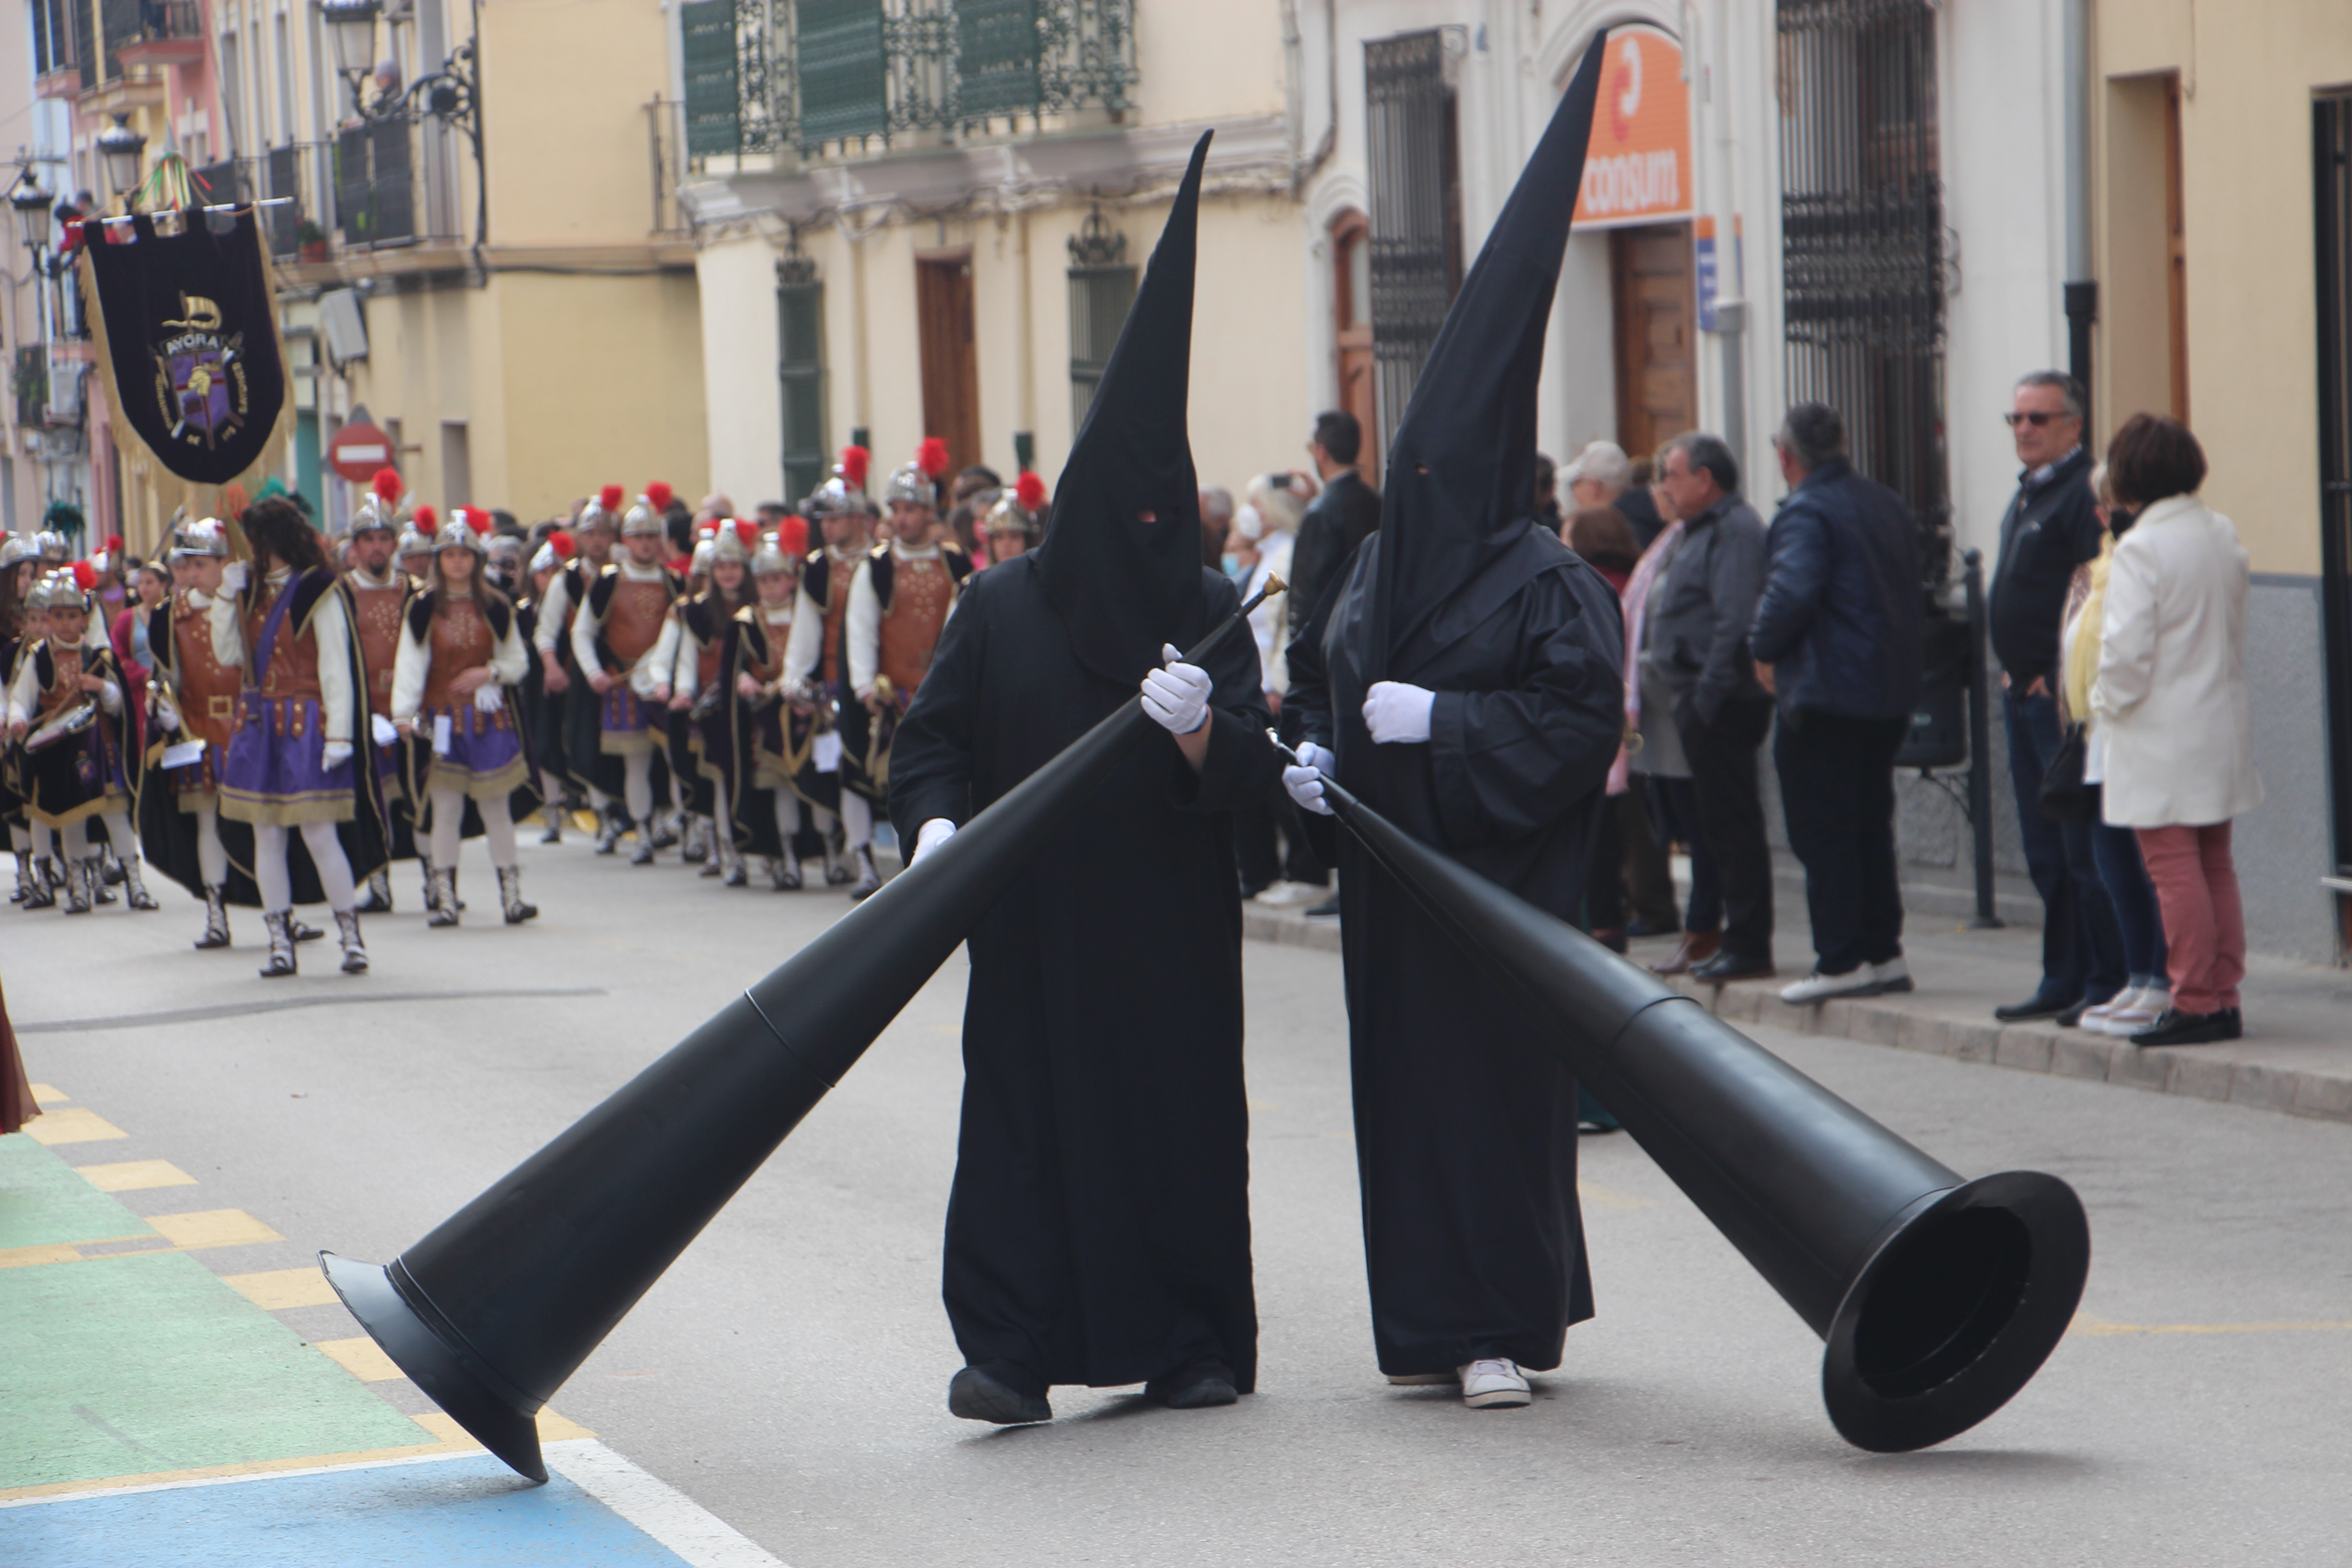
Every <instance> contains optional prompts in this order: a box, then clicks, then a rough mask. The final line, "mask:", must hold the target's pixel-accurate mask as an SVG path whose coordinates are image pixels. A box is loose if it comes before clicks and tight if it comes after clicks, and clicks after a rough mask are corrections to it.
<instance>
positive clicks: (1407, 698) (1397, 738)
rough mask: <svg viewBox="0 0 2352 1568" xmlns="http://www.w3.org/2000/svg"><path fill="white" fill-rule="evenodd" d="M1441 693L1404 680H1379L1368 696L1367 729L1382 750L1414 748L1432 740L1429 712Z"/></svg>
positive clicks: (1365, 705) (1374, 683) (1365, 695)
mask: <svg viewBox="0 0 2352 1568" xmlns="http://www.w3.org/2000/svg"><path fill="white" fill-rule="evenodd" d="M1436 703H1437V693H1436V692H1434V691H1431V690H1429V689H1425V688H1423V687H1419V686H1407V685H1406V684H1405V683H1404V682H1403V681H1402V680H1376V681H1374V682H1372V689H1370V691H1368V692H1366V693H1364V727H1365V728H1366V729H1368V730H1370V731H1371V732H1372V740H1373V742H1375V743H1376V744H1379V745H1382V746H1391V745H1412V744H1414V743H1416V742H1422V741H1426V740H1428V739H1429V710H1430V709H1431V708H1433V707H1434V706H1435V705H1436Z"/></svg>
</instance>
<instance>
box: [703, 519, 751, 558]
mask: <svg viewBox="0 0 2352 1568" xmlns="http://www.w3.org/2000/svg"><path fill="white" fill-rule="evenodd" d="M759 548H760V525H759V524H758V523H756V522H747V521H744V520H742V519H740V518H732V517H729V518H721V519H720V520H719V527H718V531H716V532H714V533H713V534H712V535H711V538H710V559H711V561H712V562H713V563H718V562H720V561H732V562H734V563H736V564H737V565H739V566H747V565H749V564H751V556H752V554H753V552H756V551H757V550H758V549H759Z"/></svg>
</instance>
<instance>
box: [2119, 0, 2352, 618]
mask: <svg viewBox="0 0 2352 1568" xmlns="http://www.w3.org/2000/svg"><path fill="white" fill-rule="evenodd" d="M2095 30H2096V45H2095V47H2096V50H2097V55H2096V69H2097V72H2098V75H2099V76H2100V77H2101V78H2102V79H2104V80H2105V81H2106V82H2112V81H2113V80H2114V79H2116V78H2124V77H2131V76H2135V75H2139V74H2142V73H2147V72H2152V71H2165V70H2175V71H2179V73H2180V76H2181V81H2182V86H2183V93H2182V103H2181V147H2182V189H2183V197H2184V207H2183V210H2184V220H2183V230H2184V236H2185V239H2186V245H2187V258H2188V268H2187V271H2188V315H2189V412H2190V416H2191V422H2192V424H2193V425H2194V426H2195V428H2196V431H2197V435H2198V438H2199V440H2200V442H2201V443H2202V444H2203V445H2204V447H2205V452H2206V457H2207V458H2208V460H2209V462H2210V465H2211V474H2210V478H2209V479H2207V481H2206V485H2205V496H2206V499H2207V500H2209V501H2210V503H2211V504H2212V506H2213V507H2214V508H2215V510H2220V511H2222V512H2225V513H2227V514H2228V515H2229V516H2230V517H2231V519H2232V520H2233V521H2235V522H2236V523H2237V525H2238V531H2239V534H2240V536H2241V537H2242V539H2243V540H2244V541H2245V543H2246V547H2247V549H2248V551H2249V552H2251V553H2252V556H2253V564H2254V569H2255V570H2256V571H2258V572H2279V573H2297V574H2313V573H2316V572H2317V571H2318V570H2319V509H2318V468H2319V447H2318V428H2317V426H2318V410H2317V383H2318V374H2317V368H2316V362H2315V349H2314V341H2315V333H2316V330H2317V307H2316V301H2315V292H2316V290H2315V282H2314V279H2313V275H2312V254H2313V232H2312V168H2311V104H2312V95H2313V92H2314V90H2315V89H2324V88H2330V87H2336V86H2341V85H2344V84H2347V83H2352V5H2346V4H2345V3H2344V0H2260V3H2259V4H2252V3H2246V4H2232V5H2213V4H2211V3H2210V0H2208V3H2206V4H2201V5H2196V6H2195V7H2194V8H2193V11H2192V8H2191V6H2190V5H2189V0H2101V3H2100V4H2099V5H2098V7H2097V11H2096V19H2095ZM2097 101H2098V103H2099V105H2100V108H2101V116H2100V119H2101V124H2100V127H2099V133H2100V135H2101V138H2102V147H2101V153H2102V157H2101V163H2102V168H2103V171H2104V175H2103V186H2102V199H2101V202H2100V204H2099V205H2100V210H2101V214H2102V217H2103V222H2102V225H2101V228H2102V232H2101V235H2100V246H2101V250H2102V255H2101V265H2100V276H2101V279H2102V281H2103V285H2104V283H2105V280H2106V279H2110V278H2118V279H2122V280H2124V281H2125V282H2126V292H2125V296H2124V300H2123V303H2125V304H2126V306H2127V307H2130V306H2134V305H2135V304H2139V305H2143V306H2144V301H2135V300H2134V299H2133V297H2132V292H2131V289H2132V287H2133V284H2132V282H2131V280H2132V279H2135V278H2141V279H2144V275H2145V268H2144V266H2140V267H2137V268H2136V266H2135V263H2136V262H2137V261H2139V260H2140V259H2141V258H2137V257H2127V256H2124V255H2121V254H2119V252H2120V251H2122V250H2124V249H2126V248H2129V249H2137V247H2142V246H2144V245H2145V244H2146V243H2147V240H2146V235H2147V229H2146V227H2145V226H2135V225H2133V224H2131V223H2129V222H2121V223H2119V222H2118V221H2116V215H2115V214H2114V213H2113V211H2112V210H2111V209H2112V206H2113V196H2112V191H2113V187H2114V184H2115V183H2116V182H2115V173H2116V169H2115V164H2114V162H2113V156H2112V145H2111V144H2112V142H2113V139H2114V138H2116V136H2118V135H2128V134H2129V133H2130V130H2131V128H2130V126H2129V124H2128V123H2127V122H2126V121H2123V120H2118V119H2117V118H2116V115H2115V105H2116V101H2117V100H2116V97H2115V96H2114V95H2113V94H2112V93H2111V92H2105V91H2103V92H2102V93H2101V94H2100V96H2099V99H2098V100H2097ZM2127 102H2128V100H2126V103H2127ZM2127 162H2128V155H2127V157H2126V163H2127ZM2159 188H2160V187H2159ZM2142 286H2143V287H2144V283H2143V284H2142ZM2102 307H2103V308H2102V312H2101V313H2102V315H2103V317H2104V316H2105V315H2106V314H2107V311H2106V310H2105V301H2104V300H2103V302H2102ZM2143 319H2145V314H2144V310H2138V311H2136V312H2135V314H2133V315H2132V316H2130V317H2128V318H2127V319H2126V322H2125V323H2124V324H2122V325H2120V326H2118V325H2106V326H2105V330H2103V331H2102V333H2101V337H2102V342H2101V345H2100V358H2101V363H2102V374H2103V379H2104V377H2105V375H2106V374H2114V375H2115V377H2116V388H2117V390H2118V391H2119V392H2122V391H2130V390H2135V388H2136V386H2137V388H2141V389H2144V388H2145V387H2146V386H2147V357H2148V356H2147V353H2146V346H2145V345H2144V344H2140V345H2119V344H2118V343H2117V342H2116V338H2117V337H2118V335H2119V332H2121V331H2136V330H2144V329H2138V328H2136V327H2134V326H2132V325H2131V324H2130V323H2131V322H2134V321H2139V320H2143ZM2158 320H2159V321H2160V320H2161V318H2160V317H2159V318H2158ZM2158 406H2161V405H2160V404H2158ZM2131 412H2132V409H2131V408H2130V407H2128V406H2126V405H2124V403H2123V401H2122V400H2121V398H2120V397H2118V398H2116V399H2108V400H2103V407H2102V410H2101V424H2102V426H2103V429H2102V432H2101V435H2102V438H2104V436H2105V433H2106V432H2107V431H2109V430H2112V429H2113V428H2114V426H2115V425H2116V423H2117V422H2118V421H2119V420H2120V418H2121V417H2123V416H2128V415H2129V414H2130V413H2131Z"/></svg>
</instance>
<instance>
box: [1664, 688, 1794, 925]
mask: <svg viewBox="0 0 2352 1568" xmlns="http://www.w3.org/2000/svg"><path fill="white" fill-rule="evenodd" d="M1771 727H1772V703H1771V700H1770V699H1769V698H1760V697H1759V698H1746V699H1739V700H1733V701H1730V702H1727V703H1725V704H1724V705H1723V706H1722V707H1721V708H1720V709H1719V710H1717V712H1716V715H1715V721H1714V722H1713V723H1708V722H1706V721H1704V720H1702V719H1700V718H1699V717H1698V715H1697V714H1696V713H1695V712H1693V711H1691V708H1690V703H1689V700H1688V699H1685V700H1682V701H1680V702H1677V703H1676V704H1675V729H1677V730H1679V731H1681V732H1682V738H1683V755H1684V757H1685V759H1686V760H1687V761H1688V762H1689V763H1690V771H1691V786H1692V793H1693V794H1695V795H1697V797H1698V826H1699V831H1700V832H1701V833H1703V834H1705V835H1706V847H1707V849H1708V850H1709V851H1710V852H1711V853H1712V854H1713V855H1714V857H1715V869H1716V875H1717V878H1718V879H1720V881H1721V883H1722V886H1723V951H1724V952H1727V953H1730V954H1732V955H1733V956H1734V957H1737V958H1747V959H1759V960H1765V961H1769V959H1770V958H1771V956H1772V849H1771V846H1770V845H1769V844H1768V843H1767V842H1766V841H1765V838H1764V797H1763V795H1762V792H1761V791H1760V790H1759V788H1758V785H1757V782H1756V751H1757V748H1758V747H1759V746H1761V745H1762V744H1763V743H1764V734H1765V731H1768V730H1769V729H1770V728H1771Z"/></svg>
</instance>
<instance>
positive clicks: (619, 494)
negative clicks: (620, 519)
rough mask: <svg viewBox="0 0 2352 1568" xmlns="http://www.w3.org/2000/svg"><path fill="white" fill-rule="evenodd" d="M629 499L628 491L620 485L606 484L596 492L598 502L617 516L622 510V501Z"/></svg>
mask: <svg viewBox="0 0 2352 1568" xmlns="http://www.w3.org/2000/svg"><path fill="white" fill-rule="evenodd" d="M627 499H628V492H627V491H625V490H624V489H622V488H621V487H620V486H618V485H606V486H605V487H604V489H601V490H598V491H597V492H596V504H597V505H598V506H601V507H603V508H604V510H606V511H609V512H612V513H614V515H616V516H617V515H618V514H619V512H620V510H621V503H622V502H623V501H624V500H627Z"/></svg>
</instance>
